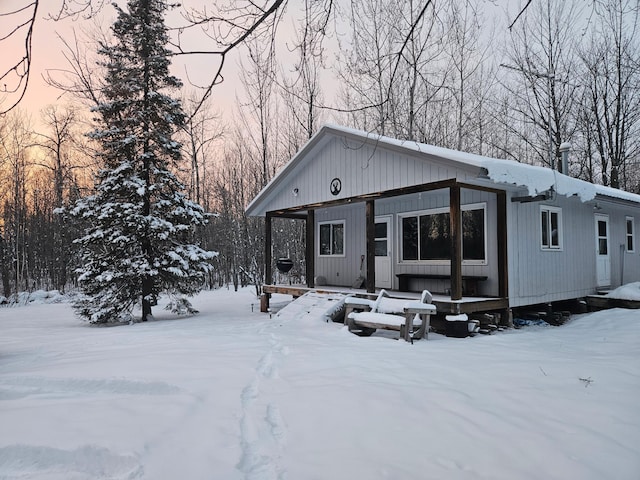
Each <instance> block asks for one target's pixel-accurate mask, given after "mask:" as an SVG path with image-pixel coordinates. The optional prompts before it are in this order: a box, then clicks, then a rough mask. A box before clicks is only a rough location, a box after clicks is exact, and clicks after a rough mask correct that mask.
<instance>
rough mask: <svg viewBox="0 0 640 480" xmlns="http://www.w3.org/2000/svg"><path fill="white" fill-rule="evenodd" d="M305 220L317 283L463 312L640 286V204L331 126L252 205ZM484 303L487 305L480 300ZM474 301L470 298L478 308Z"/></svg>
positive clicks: (525, 170) (587, 186)
mask: <svg viewBox="0 0 640 480" xmlns="http://www.w3.org/2000/svg"><path fill="white" fill-rule="evenodd" d="M246 211H247V214H248V215H251V216H264V217H265V228H266V236H265V237H266V242H265V243H266V245H265V257H266V279H265V284H267V285H268V284H270V283H271V281H272V263H273V258H272V257H273V256H272V251H276V252H277V246H273V245H271V238H272V237H271V222H272V219H273V218H277V217H285V218H298V219H301V220H303V221H305V222H306V232H307V245H306V280H307V285H308V286H309V287H313V286H314V282H317V281H318V280H320V281H321V282H322V284H324V285H333V286H344V287H348V286H351V285H352V284H353V282H354V280H355V279H356V278H357V277H358V276H359V275H361V274H363V275H364V277H366V288H367V291H368V292H373V291H374V290H375V289H376V288H385V289H391V290H410V291H420V290H422V289H429V290H431V291H432V292H440V293H442V294H445V295H446V296H447V297H448V300H449V301H447V302H442V303H441V305H438V309H439V310H441V309H443V310H445V311H446V312H451V313H461V312H468V311H501V312H502V313H509V312H510V309H511V308H514V307H521V306H527V305H537V304H542V303H551V302H557V301H562V300H568V299H576V298H582V297H585V296H587V295H590V294H594V293H596V291H598V290H599V289H606V288H613V287H616V286H619V285H621V284H624V283H628V282H632V281H638V280H640V248H638V246H637V245H636V243H637V238H636V222H637V221H638V219H640V195H636V194H631V193H628V192H624V191H621V190H617V189H613V188H608V187H603V186H599V185H594V184H591V183H589V182H585V181H582V180H578V179H575V178H571V177H568V176H566V175H563V174H561V173H559V172H557V171H554V170H551V169H548V168H543V167H536V166H531V165H525V164H520V163H518V162H514V161H510V160H497V159H492V158H487V157H482V156H479V155H473V154H468V153H464V152H459V151H454V150H449V149H445V148H439V147H435V146H431V145H425V144H420V143H415V142H409V141H400V140H397V139H393V138H388V137H384V136H379V135H375V134H371V133H367V132H364V131H359V130H354V129H350V128H344V127H340V126H333V125H327V126H324V127H323V128H321V129H320V131H318V133H317V134H316V135H314V136H313V137H312V138H311V139H310V140H309V141H308V143H307V144H306V145H305V146H304V147H302V149H301V150H300V151H299V152H298V153H297V154H296V155H295V156H294V157H293V158H292V159H291V161H290V162H289V163H288V164H287V165H285V166H284V167H283V168H282V170H281V171H280V172H279V173H278V174H277V175H276V176H275V177H274V178H273V180H272V181H271V182H270V183H269V184H268V185H267V186H266V187H265V188H264V189H263V190H262V191H261V192H260V193H259V194H258V196H256V198H255V199H254V200H253V201H252V202H251V203H250V204H249V206H248V207H247V209H246ZM474 299H475V300H474ZM465 300H466V302H465Z"/></svg>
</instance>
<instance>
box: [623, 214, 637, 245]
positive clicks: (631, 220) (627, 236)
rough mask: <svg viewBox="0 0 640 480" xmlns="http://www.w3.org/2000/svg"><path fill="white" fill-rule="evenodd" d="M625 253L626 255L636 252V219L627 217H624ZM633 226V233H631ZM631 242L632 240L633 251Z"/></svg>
mask: <svg viewBox="0 0 640 480" xmlns="http://www.w3.org/2000/svg"><path fill="white" fill-rule="evenodd" d="M624 220H625V221H624V240H625V242H624V251H625V252H626V253H635V251H636V224H635V219H634V217H632V216H630V215H627V216H625V217H624ZM629 225H631V232H629ZM629 240H631V249H629Z"/></svg>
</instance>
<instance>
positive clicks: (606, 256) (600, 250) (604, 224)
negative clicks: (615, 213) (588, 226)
mask: <svg viewBox="0 0 640 480" xmlns="http://www.w3.org/2000/svg"><path fill="white" fill-rule="evenodd" d="M595 217H596V278H597V283H598V287H606V286H608V285H611V256H610V253H609V251H610V248H609V247H610V245H609V216H608V215H602V214H596V216H595Z"/></svg>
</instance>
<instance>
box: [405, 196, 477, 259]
mask: <svg viewBox="0 0 640 480" xmlns="http://www.w3.org/2000/svg"><path fill="white" fill-rule="evenodd" d="M460 210H461V211H463V212H465V211H469V210H482V211H483V214H482V216H483V219H484V228H483V230H484V260H465V259H464V251H463V252H462V256H463V259H462V265H488V263H489V259H488V251H487V248H488V245H487V240H488V239H487V222H488V219H487V203H486V202H478V203H468V204H465V205H461V206H460ZM439 213H450V208H449V207H437V208H429V209H426V210H413V211H410V212H400V213H398V214H397V225H396V232H397V243H396V245H397V248H396V252H397V258H398V263H399V264H402V265H451V260H444V259H439V260H420V258H419V257H420V253H419V252H418V259H417V260H404V259H403V258H402V256H403V251H402V248H403V241H402V240H403V239H402V235H403V230H402V220H403V219H404V218H408V217H419V216H421V215H437V214H439ZM418 248H419V246H418Z"/></svg>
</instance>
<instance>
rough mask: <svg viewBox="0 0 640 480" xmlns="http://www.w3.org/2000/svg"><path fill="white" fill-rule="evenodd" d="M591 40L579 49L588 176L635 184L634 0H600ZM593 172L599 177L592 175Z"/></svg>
mask: <svg viewBox="0 0 640 480" xmlns="http://www.w3.org/2000/svg"><path fill="white" fill-rule="evenodd" d="M595 13H596V19H597V20H598V22H597V23H595V24H594V25H593V27H592V29H591V32H590V41H589V43H587V44H586V46H585V47H583V48H582V49H581V52H580V59H581V60H582V64H583V67H584V69H583V71H584V75H583V79H584V82H585V85H586V92H585V95H584V103H583V109H582V119H583V123H582V127H583V128H582V132H583V137H584V140H585V145H586V147H587V148H588V152H589V158H591V159H596V162H597V165H593V164H591V165H589V168H588V176H589V177H590V179H594V180H600V181H602V183H603V184H604V185H610V186H612V187H615V188H623V189H629V188H638V184H637V182H638V177H637V166H638V158H639V156H640V54H639V53H638V52H640V39H639V38H638V33H639V31H638V27H639V24H638V21H639V20H640V18H639V15H640V7H639V5H638V3H637V2H636V1H633V0H602V1H599V2H598V3H597V7H596V9H595ZM596 172H597V173H599V176H600V178H598V179H596V178H594V177H595V175H596Z"/></svg>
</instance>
